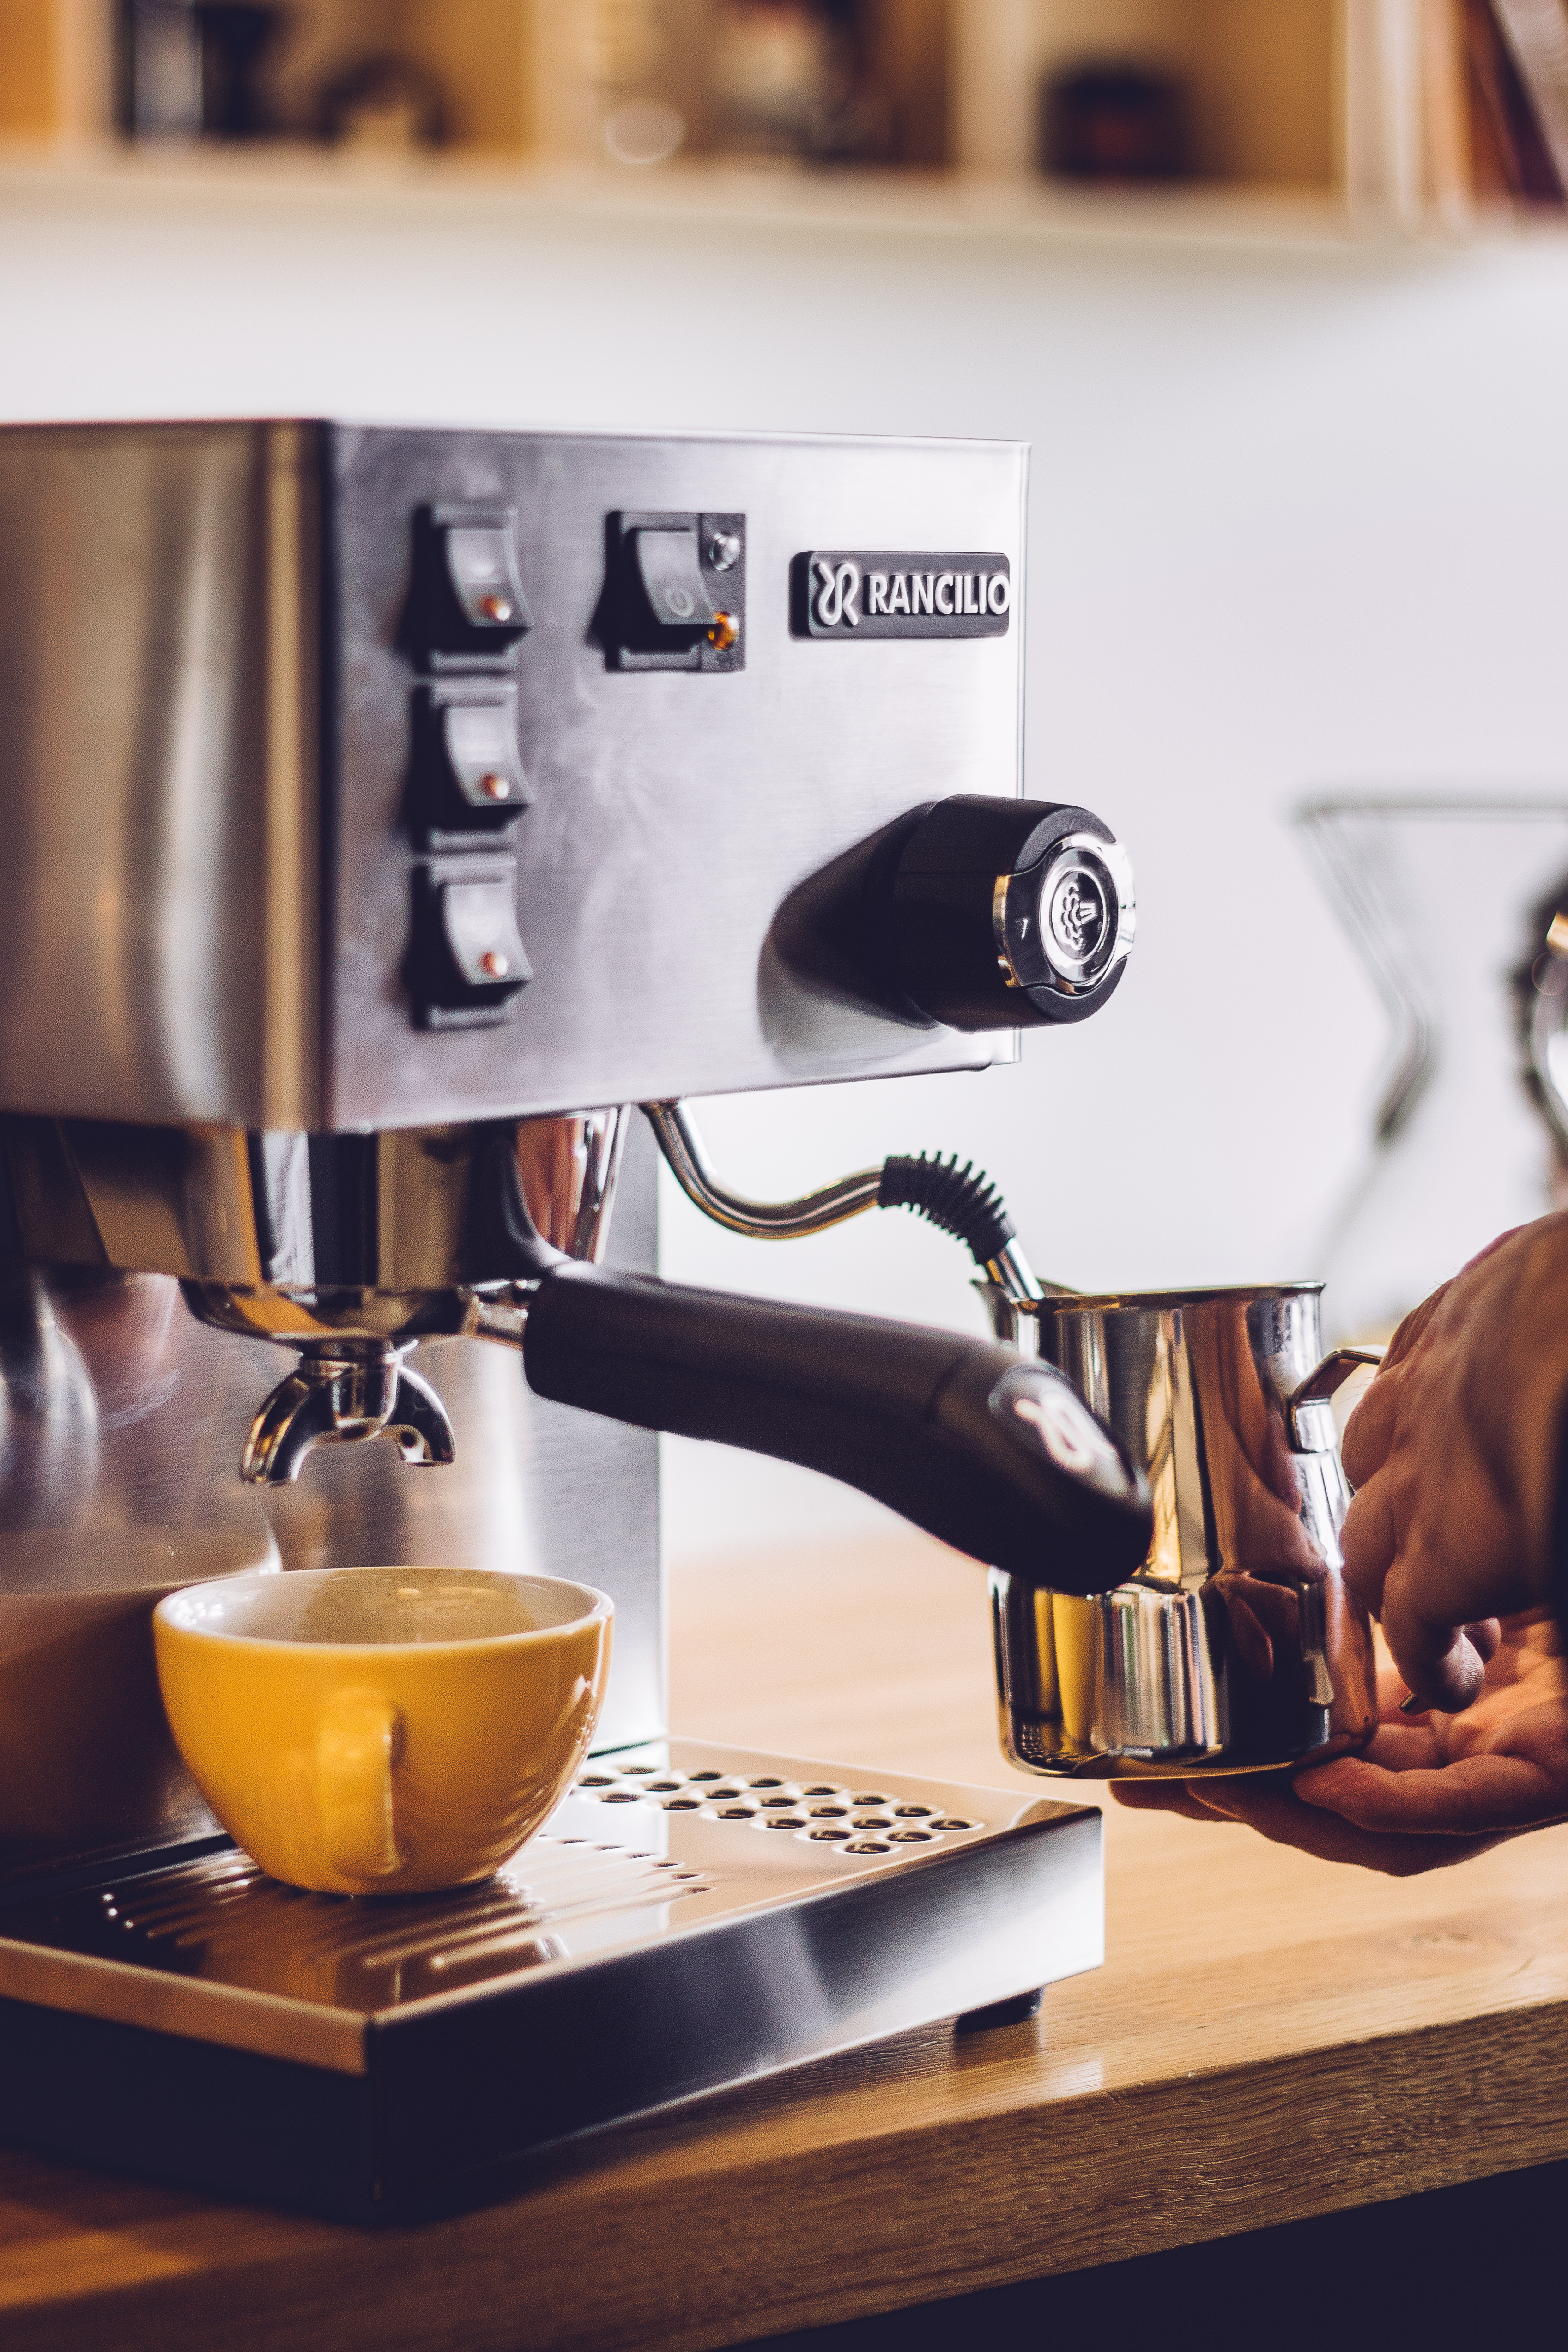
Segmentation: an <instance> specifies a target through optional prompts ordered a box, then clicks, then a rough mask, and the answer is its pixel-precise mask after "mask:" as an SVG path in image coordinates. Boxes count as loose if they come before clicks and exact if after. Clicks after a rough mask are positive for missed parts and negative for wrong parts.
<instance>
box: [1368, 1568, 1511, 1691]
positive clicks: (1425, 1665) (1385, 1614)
mask: <svg viewBox="0 0 1568 2352" xmlns="http://www.w3.org/2000/svg"><path fill="white" fill-rule="evenodd" d="M1407 1581H1408V1580H1407V1579H1401V1580H1398V1581H1396V1580H1393V1579H1390V1580H1388V1581H1387V1582H1385V1585H1384V1588H1383V1607H1382V1610H1381V1612H1380V1614H1381V1616H1382V1620H1383V1632H1384V1637H1385V1640H1386V1642H1387V1643H1388V1648H1389V1652H1390V1654H1391V1655H1392V1657H1393V1660H1394V1663H1395V1664H1396V1666H1397V1667H1398V1669H1399V1671H1400V1673H1401V1674H1402V1675H1404V1677H1405V1680H1406V1685H1408V1687H1409V1689H1410V1691H1411V1694H1412V1696H1415V1697H1417V1698H1419V1699H1420V1700H1421V1702H1422V1704H1423V1706H1435V1707H1437V1709H1438V1710H1439V1711H1440V1712H1441V1713H1442V1714H1444V1715H1458V1713H1459V1711H1460V1709H1461V1708H1463V1707H1467V1706H1470V1704H1471V1703H1472V1701H1474V1700H1475V1699H1478V1698H1479V1696H1480V1693H1481V1682H1482V1678H1483V1676H1484V1675H1485V1671H1486V1669H1485V1667H1484V1666H1483V1664H1482V1663H1481V1658H1480V1654H1479V1651H1478V1650H1477V1648H1476V1645H1475V1643H1473V1642H1472V1641H1471V1640H1470V1638H1469V1633H1467V1632H1466V1630H1465V1628H1464V1626H1463V1625H1445V1624H1443V1623H1441V1622H1438V1621H1437V1620H1435V1619H1433V1618H1431V1617H1428V1616H1427V1615H1425V1614H1424V1613H1423V1612H1422V1611H1421V1610H1420V1609H1419V1608H1418V1607H1417V1606H1416V1604H1415V1603H1414V1602H1413V1601H1410V1600H1409V1599H1408V1598H1407V1597H1406V1591H1405V1590H1404V1586H1405V1584H1406V1582H1407Z"/></svg>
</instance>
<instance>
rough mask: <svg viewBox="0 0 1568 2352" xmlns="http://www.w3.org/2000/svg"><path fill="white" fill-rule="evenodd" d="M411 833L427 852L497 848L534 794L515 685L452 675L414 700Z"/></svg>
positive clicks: (420, 693)
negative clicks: (521, 744)
mask: <svg viewBox="0 0 1568 2352" xmlns="http://www.w3.org/2000/svg"><path fill="white" fill-rule="evenodd" d="M532 798H533V794H532V793H530V792H529V790H528V778H527V777H526V776H525V775H524V773H523V764H522V761H521V759H520V758H519V756H518V752H517V688H516V687H515V686H513V685H512V684H511V683H510V681H507V683H505V684H502V683H501V682H500V681H499V680H495V681H492V680H490V679H488V678H486V679H484V680H478V679H469V678H462V679H453V680H452V681H451V682H450V683H444V684H442V685H439V686H427V687H422V688H420V689H419V691H418V693H417V695H416V697H415V699H414V743H413V824H414V827H415V830H416V831H417V832H418V833H419V835H421V836H422V837H423V842H424V845H425V847H426V848H427V849H466V848H477V847H479V846H481V845H483V844H484V843H485V842H486V841H493V842H494V843H495V844H496V845H497V846H499V845H500V844H501V842H502V839H503V836H504V835H505V834H506V832H507V828H508V826H510V825H512V824H516V822H517V818H518V817H520V816H521V814H522V813H523V811H524V810H525V809H526V808H527V807H528V804H529V803H530V801H531V800H532Z"/></svg>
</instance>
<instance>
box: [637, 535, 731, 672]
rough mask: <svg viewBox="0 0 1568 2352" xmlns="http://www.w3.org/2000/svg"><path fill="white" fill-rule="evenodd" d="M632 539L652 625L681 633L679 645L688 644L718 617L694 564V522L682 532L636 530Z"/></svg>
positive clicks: (699, 571)
mask: <svg viewBox="0 0 1568 2352" xmlns="http://www.w3.org/2000/svg"><path fill="white" fill-rule="evenodd" d="M633 537H634V539H635V541H636V547H637V569H638V571H639V572H641V573H642V575H643V590H644V593H646V595H647V599H648V609H649V611H650V612H651V613H652V614H653V620H654V623H655V625H657V626H658V627H660V628H664V629H675V630H678V631H680V632H681V643H682V644H683V645H686V644H689V643H690V642H691V635H692V632H694V631H695V630H697V629H706V628H709V627H711V626H712V625H713V623H714V622H715V621H716V619H717V618H718V614H717V613H716V610H715V608H714V606H713V604H712V603H711V602H710V600H709V597H708V592H707V583H706V581H705V580H704V578H703V575H702V567H701V565H700V564H699V563H698V562H697V527H696V525H695V522H694V523H693V524H692V525H691V527H690V529H689V530H639V531H637V532H635V533H634V534H633Z"/></svg>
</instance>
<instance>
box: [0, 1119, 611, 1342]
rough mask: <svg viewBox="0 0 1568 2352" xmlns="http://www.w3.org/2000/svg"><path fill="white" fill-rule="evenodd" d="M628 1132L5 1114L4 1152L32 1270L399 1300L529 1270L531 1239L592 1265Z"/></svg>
mask: <svg viewBox="0 0 1568 2352" xmlns="http://www.w3.org/2000/svg"><path fill="white" fill-rule="evenodd" d="M626 1127H627V1120H626V1116H625V1113H624V1112H623V1111H622V1110H621V1109H619V1108H614V1109H610V1110H583V1111H578V1112H575V1113H572V1114H570V1115H569V1116H565V1117H561V1118H531V1119H497V1120H486V1121H485V1122H484V1123H482V1124H477V1125H473V1126H455V1127H436V1128H405V1129H392V1130H390V1131H387V1132H383V1133H382V1134H376V1135H294V1134H287V1133H267V1134H261V1135H247V1134H246V1133H244V1132H243V1131H241V1130H238V1129H232V1128H210V1127H197V1128H182V1127H144V1126H121V1125H120V1124H118V1123H115V1122H111V1121H108V1120H98V1119H69V1118H62V1119H54V1118H18V1117H12V1118H0V1155H3V1158H4V1163H5V1174H6V1175H7V1176H8V1177H9V1181H10V1191H11V1196H12V1200H13V1202H14V1203H15V1216H16V1227H17V1235H16V1240H17V1244H19V1246H20V1248H21V1250H22V1251H23V1252H24V1254H25V1255H26V1256H28V1257H29V1258H31V1259H33V1260H34V1261H35V1262H42V1263H46V1264H52V1265H81V1266H95V1267H105V1266H108V1267H114V1268H117V1269H119V1270H120V1271H123V1272H134V1273H139V1274H172V1275H177V1276H179V1277H180V1278H181V1280H182V1281H186V1282H195V1283H215V1284H233V1285H235V1286H241V1287H251V1288H260V1287H266V1288H270V1289H276V1290H279V1291H283V1292H286V1293H287V1292H290V1291H298V1292H300V1293H308V1292H310V1291H314V1290H318V1289H320V1290H338V1289H362V1290H378V1291H385V1292H390V1293H394V1294H396V1293H407V1292H417V1291H432V1290H448V1289H453V1288H456V1287H458V1286H463V1285H467V1284H474V1283H485V1282H497V1281H499V1280H502V1279H504V1278H506V1277H507V1276H530V1275H538V1272H539V1271H540V1270H541V1259H540V1255H539V1251H538V1244H539V1243H540V1242H542V1243H543V1244H545V1253H546V1260H545V1262H548V1259H549V1257H550V1256H553V1255H556V1254H558V1253H559V1254H564V1255H567V1256H569V1257H578V1258H588V1259H590V1260H591V1261H593V1262H595V1263H597V1262H598V1260H599V1259H600V1258H601V1256H602V1255H603V1252H604V1247H605V1243H606V1240H607V1238H608V1234H609V1230H610V1217H611V1212H612V1207H613V1204H614V1199H615V1186H616V1178H617V1175H618V1172H619V1170H620V1165H621V1155H622V1149H623V1146H624V1142H625V1136H626ZM251 1328H259V1326H252V1327H251ZM439 1328H450V1326H449V1325H443V1326H440V1327H439Z"/></svg>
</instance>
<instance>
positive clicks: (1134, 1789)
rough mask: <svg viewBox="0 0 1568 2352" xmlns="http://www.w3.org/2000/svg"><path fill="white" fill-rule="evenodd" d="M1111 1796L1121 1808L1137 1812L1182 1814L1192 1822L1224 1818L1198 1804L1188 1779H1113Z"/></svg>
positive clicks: (1205, 1806)
mask: <svg viewBox="0 0 1568 2352" xmlns="http://www.w3.org/2000/svg"><path fill="white" fill-rule="evenodd" d="M1111 1794H1112V1796H1113V1798H1114V1799H1115V1801H1116V1802H1117V1803H1118V1804H1119V1805H1126V1806H1127V1807H1128V1808H1129V1809H1130V1810H1131V1811H1134V1812H1136V1813H1180V1814H1181V1815H1182V1816H1183V1818H1184V1819H1185V1820H1186V1821H1189V1822H1214V1821H1219V1820H1221V1819H1222V1818H1223V1816H1222V1815H1220V1814H1218V1813H1216V1812H1212V1811H1210V1810H1209V1808H1208V1807H1207V1805H1204V1804H1201V1803H1199V1801H1198V1800H1197V1798H1196V1797H1194V1796H1193V1795H1191V1793H1190V1792H1189V1790H1188V1788H1187V1784H1186V1781H1185V1780H1113V1781H1112V1782H1111Z"/></svg>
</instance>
